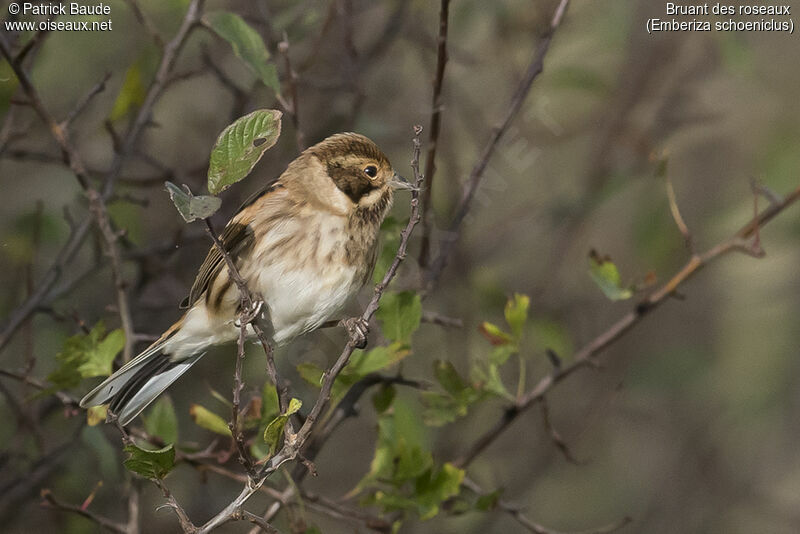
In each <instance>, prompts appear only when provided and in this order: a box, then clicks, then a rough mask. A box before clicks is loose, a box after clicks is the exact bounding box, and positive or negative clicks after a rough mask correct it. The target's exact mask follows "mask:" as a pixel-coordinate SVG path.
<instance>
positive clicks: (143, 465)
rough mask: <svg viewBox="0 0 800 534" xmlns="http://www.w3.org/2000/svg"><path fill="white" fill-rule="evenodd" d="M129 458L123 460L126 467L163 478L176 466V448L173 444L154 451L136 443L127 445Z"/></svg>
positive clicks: (146, 475)
mask: <svg viewBox="0 0 800 534" xmlns="http://www.w3.org/2000/svg"><path fill="white" fill-rule="evenodd" d="M125 452H127V453H128V458H127V459H126V460H125V461H124V462H123V463H124V465H125V467H126V468H127V469H128V470H130V471H133V472H134V473H137V474H139V475H142V476H143V477H146V478H150V479H156V478H157V479H162V478H164V477H165V476H167V474H168V473H169V472H170V471H171V470H172V468H173V467H174V466H175V449H174V447H173V446H172V444H170V445H167V446H166V447H164V448H163V449H158V450H154V451H150V450H146V449H142V448H141V447H138V446H136V445H133V444H131V445H126V446H125Z"/></svg>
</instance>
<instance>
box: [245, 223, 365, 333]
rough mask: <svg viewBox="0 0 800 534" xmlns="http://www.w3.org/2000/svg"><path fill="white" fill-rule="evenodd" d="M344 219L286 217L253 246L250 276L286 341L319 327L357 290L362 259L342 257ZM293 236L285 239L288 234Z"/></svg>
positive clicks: (276, 327) (335, 317)
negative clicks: (355, 261)
mask: <svg viewBox="0 0 800 534" xmlns="http://www.w3.org/2000/svg"><path fill="white" fill-rule="evenodd" d="M346 223H347V220H346V219H345V218H343V217H340V216H336V215H332V214H327V213H323V214H316V215H315V216H314V217H313V218H312V220H308V219H306V220H302V221H301V220H294V221H286V222H285V224H284V225H283V227H282V228H279V229H273V231H272V232H270V235H269V237H268V238H267V239H264V240H262V242H260V243H259V247H258V249H257V250H255V251H254V254H253V261H251V262H249V265H250V266H251V268H252V269H253V272H252V273H248V274H249V276H247V279H248V280H252V281H253V282H254V285H255V287H256V288H257V289H258V291H259V292H260V293H261V295H263V296H264V300H265V301H266V303H267V305H268V306H269V313H270V319H271V321H272V326H273V329H274V334H273V339H274V340H275V342H276V343H278V344H281V343H283V342H285V341H288V340H291V339H292V338H294V337H296V336H298V335H300V334H303V333H305V332H308V331H310V330H313V329H315V328H318V327H319V326H321V325H322V324H323V323H324V322H325V321H328V320H329V319H337V318H338V317H337V316H336V314H337V313H338V312H339V311H340V310H341V309H342V307H343V306H344V305H345V303H346V302H347V301H348V299H350V298H351V297H352V296H353V295H355V294H356V293H357V292H358V290H359V289H360V287H361V283H362V281H363V276H364V269H365V266H363V265H350V264H348V262H346V261H344V260H345V243H346V239H347V235H346V233H345V225H346ZM290 235H291V236H294V238H293V239H292V240H291V241H289V242H286V237H287V236H290Z"/></svg>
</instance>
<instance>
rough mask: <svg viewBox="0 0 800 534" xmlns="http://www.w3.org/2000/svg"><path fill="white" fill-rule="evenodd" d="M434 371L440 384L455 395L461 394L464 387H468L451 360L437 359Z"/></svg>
mask: <svg viewBox="0 0 800 534" xmlns="http://www.w3.org/2000/svg"><path fill="white" fill-rule="evenodd" d="M433 373H434V375H435V376H436V380H437V381H438V382H439V384H441V385H442V387H443V388H444V390H445V391H446V392H448V393H449V394H450V395H452V396H453V397H457V396H459V395H460V394H461V392H462V391H464V388H466V387H467V386H466V384H465V383H464V381H463V380H462V379H461V376H460V375H459V374H458V371H456V368H455V367H454V366H453V364H452V363H450V362H446V361H443V360H436V361H435V362H434V364H433Z"/></svg>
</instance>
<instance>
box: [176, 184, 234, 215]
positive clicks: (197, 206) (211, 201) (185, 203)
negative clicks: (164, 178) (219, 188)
mask: <svg viewBox="0 0 800 534" xmlns="http://www.w3.org/2000/svg"><path fill="white" fill-rule="evenodd" d="M164 185H165V186H166V188H167V192H168V193H169V198H170V199H171V200H172V203H173V204H175V208H176V209H177V210H178V213H180V214H181V217H183V220H184V221H186V222H192V221H195V220H197V219H206V218H208V217H211V216H212V215H214V214H215V213H216V212H217V210H219V208H220V206H222V199H221V198H217V197H212V196H208V195H200V196H194V195H193V194H192V193H191V191H189V190H188V188H187V189H186V191H184V190H183V189H181V188H180V187H178V186H177V185H175V184H173V183H172V182H164ZM184 187H186V186H184Z"/></svg>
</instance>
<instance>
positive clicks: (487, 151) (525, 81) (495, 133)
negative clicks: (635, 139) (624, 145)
mask: <svg viewBox="0 0 800 534" xmlns="http://www.w3.org/2000/svg"><path fill="white" fill-rule="evenodd" d="M568 5H569V0H561V1H560V2H559V4H558V7H557V8H556V11H555V13H554V14H553V18H552V19H551V20H550V27H549V31H548V32H547V34H546V35H545V36H544V38H542V39H541V40H540V41H539V43H538V45H537V46H536V50H535V51H534V53H533V57H532V58H531V61H530V63H529V64H528V68H527V69H526V71H525V75H524V76H523V78H522V80H520V82H519V85H517V89H516V91H514V95H513V96H512V97H511V100H510V102H509V105H508V109H507V110H506V114H505V116H504V118H503V120H502V121H501V122H500V124H499V125H498V126H496V127H495V128H494V129H493V130H492V133H491V135H490V136H489V141H488V142H487V143H486V146H485V147H484V149H483V152H482V153H481V156H480V158H478V162H477V163H476V164H475V166H474V167H473V168H472V172H471V173H470V175H469V178H468V179H467V182H466V183H465V184H464V186H463V187H462V189H461V199H460V200H459V202H458V205H457V206H456V209H455V212H454V215H453V220H452V222H451V223H450V227H449V230H448V232H447V236H446V237H444V238H442V240H441V242H440V250H439V253H438V255H437V256H436V258H435V259H434V260H433V261H432V262H431V263H430V266H429V268H428V269H427V270H426V271H425V275H424V276H425V280H424V283H425V287H426V289H430V288H431V287H432V286H433V285H435V284H436V282H437V281H438V280H439V277H440V276H441V274H442V271H443V270H444V267H445V265H446V264H447V258H448V257H449V255H450V253H451V252H452V249H453V246H455V243H456V241H457V239H458V236H459V235H460V233H461V224H462V223H463V222H464V218H465V217H466V216H467V213H469V210H470V208H471V206H472V199H473V197H474V196H475V192H476V191H477V190H478V186H479V185H480V183H481V180H482V179H483V174H484V171H485V170H486V166H487V165H488V164H489V159H490V158H491V157H492V155H493V154H494V152H495V150H496V149H497V146H498V144H499V142H500V140H501V139H502V138H503V135H504V134H505V133H506V132H507V131H508V128H509V126H510V125H511V123H512V122H513V120H514V118H515V117H516V116H517V114H518V112H519V110H520V108H521V107H522V103H523V102H524V101H525V97H527V96H528V93H529V92H530V90H531V86H532V85H533V82H534V80H536V78H537V77H538V76H539V74H540V73H541V72H542V70H543V68H544V58H545V55H546V54H547V51H548V49H549V48H550V42H551V41H552V40H553V36H554V35H555V32H556V30H557V29H558V27H559V26H560V25H561V20H562V19H563V17H564V13H565V12H566V10H567V6H568Z"/></svg>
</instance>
